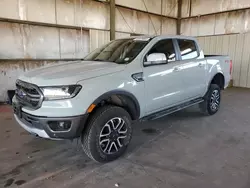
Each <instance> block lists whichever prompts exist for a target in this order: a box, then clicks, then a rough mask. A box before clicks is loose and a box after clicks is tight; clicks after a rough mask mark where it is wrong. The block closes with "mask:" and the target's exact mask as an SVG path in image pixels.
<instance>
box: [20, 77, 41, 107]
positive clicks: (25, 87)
mask: <svg viewBox="0 0 250 188" xmlns="http://www.w3.org/2000/svg"><path fill="white" fill-rule="evenodd" d="M16 98H17V99H18V101H19V102H20V103H21V104H22V105H23V106H28V107H31V108H33V109H37V108H39V107H40V106H41V104H42V101H43V95H42V92H41V91H40V89H39V88H38V87H37V86H36V85H34V84H30V83H27V82H24V81H21V80H17V82H16Z"/></svg>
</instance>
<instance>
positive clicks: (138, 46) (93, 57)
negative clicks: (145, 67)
mask: <svg viewBox="0 0 250 188" xmlns="http://www.w3.org/2000/svg"><path fill="white" fill-rule="evenodd" d="M148 42H149V39H147V40H145V39H144V40H139V39H133V38H131V39H118V40H113V41H111V42H110V43H108V44H106V45H104V46H103V47H101V48H97V49H96V50H94V51H93V52H91V53H90V54H89V55H87V56H86V57H85V58H84V60H88V61H108V62H114V63H119V64H127V63H130V62H131V61H132V60H133V59H134V58H135V57H136V56H137V55H138V54H139V53H140V52H141V50H142V49H143V48H144V47H145V46H146V45H147V44H148Z"/></svg>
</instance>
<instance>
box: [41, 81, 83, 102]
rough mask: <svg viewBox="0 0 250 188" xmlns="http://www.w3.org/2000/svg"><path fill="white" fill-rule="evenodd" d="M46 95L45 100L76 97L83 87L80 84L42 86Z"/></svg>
mask: <svg viewBox="0 0 250 188" xmlns="http://www.w3.org/2000/svg"><path fill="white" fill-rule="evenodd" d="M40 89H41V90H42V92H43V95H44V100H47V101H48V100H58V99H69V98H73V97H75V96H76V95H77V94H78V93H79V91H80V90H81V89H82V86H80V85H70V86H54V87H53V86H52V87H41V88H40Z"/></svg>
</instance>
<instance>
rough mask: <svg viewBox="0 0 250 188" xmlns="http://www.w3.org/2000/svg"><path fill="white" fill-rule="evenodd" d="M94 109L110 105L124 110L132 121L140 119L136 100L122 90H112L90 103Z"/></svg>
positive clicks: (138, 105)
mask: <svg viewBox="0 0 250 188" xmlns="http://www.w3.org/2000/svg"><path fill="white" fill-rule="evenodd" d="M92 104H94V105H96V107H99V106H103V105H105V104H112V105H116V106H120V107H123V108H125V109H126V110H127V111H128V113H129V114H130V116H131V118H132V120H137V119H139V117H140V104H139V102H138V100H137V98H136V97H135V96H134V95H133V94H132V93H130V92H127V91H123V90H113V91H109V92H106V93H104V94H102V95H101V96H99V97H98V98H97V99H95V100H94V102H93V103H92Z"/></svg>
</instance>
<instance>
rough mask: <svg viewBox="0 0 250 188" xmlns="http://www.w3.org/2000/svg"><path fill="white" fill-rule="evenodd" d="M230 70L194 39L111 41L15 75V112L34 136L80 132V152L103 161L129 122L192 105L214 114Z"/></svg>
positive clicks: (120, 149)
mask: <svg viewBox="0 0 250 188" xmlns="http://www.w3.org/2000/svg"><path fill="white" fill-rule="evenodd" d="M231 72H232V61H231V60H230V59H229V57H228V56H211V55H210V56H205V55H204V54H203V51H202V50H201V48H200V46H199V45H198V43H197V41H196V39H195V38H191V37H184V36H140V37H132V38H124V39H117V40H113V41H111V42H109V43H108V44H106V45H104V46H102V47H101V48H98V49H96V50H94V51H93V52H91V53H90V54H89V55H87V56H86V57H85V58H84V59H83V60H79V61H68V62H66V63H57V64H56V65H52V66H45V67H42V68H38V69H35V70H32V71H30V72H27V73H25V74H23V75H22V76H20V77H19V79H18V80H17V81H16V92H15V96H14V98H13V109H14V117H15V119H16V121H17V122H18V123H19V124H20V126H22V127H23V128H24V129H25V130H27V131H28V132H30V133H31V134H33V135H36V136H38V137H43V138H47V139H53V140H59V139H75V138H79V139H80V140H81V143H82V148H83V150H84V151H85V153H86V154H87V156H89V157H90V158H91V159H93V160H95V161H98V162H108V161H112V160H115V159H117V158H118V157H120V156H121V155H122V154H123V153H124V152H125V150H126V148H127V146H128V145H129V143H130V140H131V137H132V129H133V126H132V124H131V122H132V121H135V120H154V119H157V118H160V117H163V116H165V115H167V114H170V113H173V112H176V111H178V110H181V109H183V108H186V107H189V106H191V105H195V104H199V106H200V109H201V110H202V112H204V113H206V114H208V115H213V114H215V113H216V112H217V111H218V110H219V107H220V101H221V90H223V89H225V88H226V87H227V86H228V84H229V81H230V78H231Z"/></svg>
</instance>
